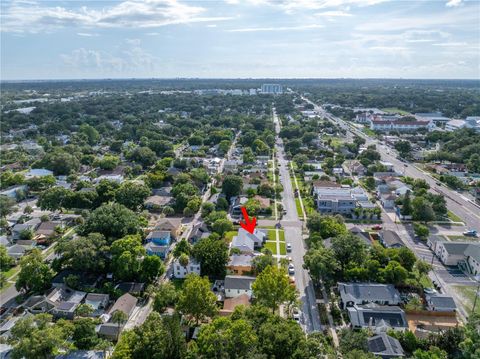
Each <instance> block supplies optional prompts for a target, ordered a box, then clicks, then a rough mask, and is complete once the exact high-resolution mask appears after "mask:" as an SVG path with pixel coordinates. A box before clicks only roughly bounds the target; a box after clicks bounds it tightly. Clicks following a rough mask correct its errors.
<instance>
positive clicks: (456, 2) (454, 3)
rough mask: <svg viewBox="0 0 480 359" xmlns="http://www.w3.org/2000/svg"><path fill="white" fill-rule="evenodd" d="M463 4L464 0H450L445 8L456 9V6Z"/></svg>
mask: <svg viewBox="0 0 480 359" xmlns="http://www.w3.org/2000/svg"><path fill="white" fill-rule="evenodd" d="M461 3H462V0H449V1H448V2H447V3H446V4H445V6H446V7H455V6H458V5H460V4H461Z"/></svg>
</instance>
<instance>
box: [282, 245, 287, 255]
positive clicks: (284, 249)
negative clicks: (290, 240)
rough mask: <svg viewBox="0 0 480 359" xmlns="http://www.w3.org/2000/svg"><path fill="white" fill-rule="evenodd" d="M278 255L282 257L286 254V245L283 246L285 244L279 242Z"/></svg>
mask: <svg viewBox="0 0 480 359" xmlns="http://www.w3.org/2000/svg"><path fill="white" fill-rule="evenodd" d="M280 254H281V255H282V256H284V255H286V254H287V245H286V244H285V242H280Z"/></svg>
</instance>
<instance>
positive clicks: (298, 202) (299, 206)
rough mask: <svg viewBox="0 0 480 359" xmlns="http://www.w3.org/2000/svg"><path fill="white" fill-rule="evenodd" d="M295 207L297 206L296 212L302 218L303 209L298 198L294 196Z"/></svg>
mask: <svg viewBox="0 0 480 359" xmlns="http://www.w3.org/2000/svg"><path fill="white" fill-rule="evenodd" d="M295 207H297V214H298V216H299V217H300V219H301V218H303V211H302V205H301V204H300V198H295Z"/></svg>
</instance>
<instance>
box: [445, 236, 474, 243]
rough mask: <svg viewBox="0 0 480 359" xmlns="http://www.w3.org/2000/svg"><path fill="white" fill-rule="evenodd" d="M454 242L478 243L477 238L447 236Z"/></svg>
mask: <svg viewBox="0 0 480 359" xmlns="http://www.w3.org/2000/svg"><path fill="white" fill-rule="evenodd" d="M447 238H448V239H449V240H451V241H452V242H465V241H476V240H477V239H476V238H475V237H466V236H447Z"/></svg>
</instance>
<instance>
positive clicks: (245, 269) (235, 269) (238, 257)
mask: <svg viewBox="0 0 480 359" xmlns="http://www.w3.org/2000/svg"><path fill="white" fill-rule="evenodd" d="M253 258H254V256H253V255H252V254H234V255H231V256H230V259H229V260H228V264H227V271H228V272H229V273H232V274H238V275H243V274H246V273H250V272H251V271H252V260H253Z"/></svg>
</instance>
